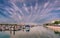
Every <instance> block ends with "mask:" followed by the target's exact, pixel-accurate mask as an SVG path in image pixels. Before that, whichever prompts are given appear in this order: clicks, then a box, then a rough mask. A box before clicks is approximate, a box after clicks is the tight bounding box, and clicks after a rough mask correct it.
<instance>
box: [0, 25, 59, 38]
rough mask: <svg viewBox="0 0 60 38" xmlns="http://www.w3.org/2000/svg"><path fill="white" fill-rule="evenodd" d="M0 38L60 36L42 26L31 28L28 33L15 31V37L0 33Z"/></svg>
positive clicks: (56, 37)
mask: <svg viewBox="0 0 60 38" xmlns="http://www.w3.org/2000/svg"><path fill="white" fill-rule="evenodd" d="M0 38H60V35H59V34H55V33H54V31H52V30H49V29H47V28H44V27H43V26H38V27H33V28H31V29H30V32H26V31H17V32H16V35H10V34H9V33H8V32H0Z"/></svg>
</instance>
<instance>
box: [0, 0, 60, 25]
mask: <svg viewBox="0 0 60 38" xmlns="http://www.w3.org/2000/svg"><path fill="white" fill-rule="evenodd" d="M57 19H58V20H59V19H60V0H0V23H41V24H42V23H46V22H50V21H51V20H57Z"/></svg>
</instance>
